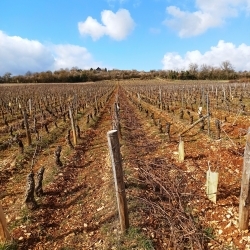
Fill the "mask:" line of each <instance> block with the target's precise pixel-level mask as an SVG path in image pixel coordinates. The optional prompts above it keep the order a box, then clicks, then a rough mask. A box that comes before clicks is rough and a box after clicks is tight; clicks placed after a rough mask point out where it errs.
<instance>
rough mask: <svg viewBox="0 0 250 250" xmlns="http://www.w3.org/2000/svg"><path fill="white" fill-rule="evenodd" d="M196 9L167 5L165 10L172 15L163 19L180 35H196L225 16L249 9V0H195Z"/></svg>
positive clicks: (228, 16) (224, 18) (217, 25)
mask: <svg viewBox="0 0 250 250" xmlns="http://www.w3.org/2000/svg"><path fill="white" fill-rule="evenodd" d="M196 7H197V11H194V12H189V11H182V10H181V9H180V8H178V7H176V6H168V7H167V9H166V11H167V13H168V14H169V15H170V16H172V18H170V19H169V18H168V19H166V20H165V21H164V24H165V25H166V26H168V27H169V28H172V29H173V30H175V31H177V32H178V35H179V36H180V37H190V36H196V35H199V34H202V33H204V32H205V31H206V30H207V29H209V28H214V27H219V26H221V25H223V24H224V23H225V21H226V19H227V18H231V17H236V16H238V15H239V13H240V12H241V11H243V10H244V11H246V12H249V11H250V1H249V0H210V1H207V0H196Z"/></svg>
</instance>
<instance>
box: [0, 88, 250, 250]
mask: <svg viewBox="0 0 250 250" xmlns="http://www.w3.org/2000/svg"><path fill="white" fill-rule="evenodd" d="M117 95H118V96H119V104H120V124H121V138H120V146H121V154H122V164H123V168H124V179H125V185H126V197H127V201H128V210H129V220H130V228H129V230H128V232H127V234H125V235H123V234H122V233H121V230H120V225H119V216H118V213H117V205H116V197H115V191H114V181H113V175H112V169H111V164H110V158H109V151H108V146H107V132H108V131H109V130H111V129H112V108H113V106H114V103H115V102H116V101H117ZM142 105H143V106H144V110H145V108H147V109H148V110H150V112H154V114H155V116H157V117H158V118H161V119H162V120H165V121H166V120H167V121H171V122H172V124H173V126H172V128H171V129H172V130H171V140H170V141H169V139H168V138H167V136H166V134H165V133H161V131H160V130H159V126H158V125H155V122H154V120H152V119H151V118H150V116H147V114H146V113H145V112H144V110H140V109H139V108H138V106H137V103H136V100H133V99H132V98H131V97H129V96H128V95H127V93H126V92H125V91H124V89H123V88H121V87H120V88H116V90H115V92H114V93H113V95H112V96H111V98H110V100H109V101H108V103H107V104H106V106H105V107H103V109H102V110H101V111H100V113H99V115H98V117H97V118H96V119H95V122H94V123H93V125H92V126H89V127H88V128H86V129H82V131H81V138H80V139H79V140H78V145H77V146H76V147H75V149H73V150H71V149H69V147H68V146H67V144H66V142H65V139H64V137H65V135H64V134H62V136H61V137H60V138H59V139H58V140H57V141H56V142H55V143H54V144H53V145H49V146H48V149H47V150H44V151H42V152H40V154H39V157H38V158H37V160H36V161H35V167H34V170H35V172H36V171H37V170H38V169H39V168H40V167H41V166H44V167H45V176H44V183H43V189H44V196H42V197H40V198H39V197H36V200H37V203H38V207H37V209H35V210H29V209H27V208H26V206H25V205H24V204H23V197H24V192H25V185H26V175H27V173H29V165H30V160H27V163H26V164H24V165H23V166H25V167H24V168H20V167H19V168H18V167H16V165H15V162H16V160H17V159H16V158H17V149H15V150H16V151H15V150H12V151H10V152H11V153H10V154H8V155H6V160H5V165H4V171H2V173H3V174H1V191H0V192H1V203H2V205H3V208H4V211H5V214H6V216H7V221H8V225H9V227H10V233H11V235H12V237H13V238H14V240H15V241H16V242H17V245H18V249H25V250H27V249H46V250H47V249H51V250H52V249H53V250H54V249H61V250H62V249H250V233H249V232H248V230H246V231H244V232H242V231H240V230H239V229H238V205H239V195H240V181H241V173H242V164H243V152H244V136H245V134H246V132H244V133H243V132H242V131H246V129H247V127H248V126H249V125H250V122H249V119H248V117H246V116H241V117H239V118H238V120H237V123H236V124H234V126H233V125H232V124H233V122H234V120H235V119H234V117H233V116H232V117H230V116H229V117H228V119H227V123H224V124H223V131H224V133H223V136H222V139H220V140H215V139H213V138H211V137H209V136H208V135H207V133H206V131H200V130H199V127H198V128H197V127H195V128H194V129H192V130H190V132H188V133H187V134H186V135H185V136H183V138H182V139H183V141H184V144H185V161H184V162H179V159H178V143H179V135H178V134H179V131H182V130H183V129H184V128H187V127H188V126H189V125H188V123H186V122H185V121H180V120H179V119H178V118H177V117H175V116H173V114H170V113H167V112H166V111H162V110H160V109H157V108H156V107H153V106H151V105H149V104H146V103H142ZM85 123H86V120H84V119H83V120H82V121H81V122H79V124H80V127H84V124H85ZM57 145H62V147H63V151H62V162H63V166H62V167H58V166H56V165H55V163H54V156H53V152H54V149H55V148H56V146H57ZM208 166H210V167H211V170H212V171H217V172H218V173H219V186H218V193H217V203H216V204H214V203H212V202H211V201H209V200H208V199H207V197H206V194H205V182H206V171H207V170H208Z"/></svg>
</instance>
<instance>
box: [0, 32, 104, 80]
mask: <svg viewBox="0 0 250 250" xmlns="http://www.w3.org/2000/svg"><path fill="white" fill-rule="evenodd" d="M99 65H100V64H98V66H99ZM75 66H77V67H78V68H82V69H83V68H91V67H96V66H97V63H96V62H94V60H93V58H92V56H91V54H90V53H89V52H88V51H87V49H86V48H84V47H80V46H76V45H60V44H59V45H44V44H42V43H40V42H39V41H34V40H28V39H25V38H21V37H19V36H8V35H7V34H5V33H4V32H2V31H1V30H0V76H2V75H4V74H5V73H6V72H10V73H12V74H13V75H18V74H25V73H26V72H27V71H31V72H41V71H47V70H57V69H60V68H72V67H75Z"/></svg>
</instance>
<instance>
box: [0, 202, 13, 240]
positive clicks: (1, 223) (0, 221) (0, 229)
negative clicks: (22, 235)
mask: <svg viewBox="0 0 250 250" xmlns="http://www.w3.org/2000/svg"><path fill="white" fill-rule="evenodd" d="M10 240H11V237H10V234H9V232H8V229H7V223H6V218H5V215H4V213H3V208H2V204H1V203H0V243H5V242H7V241H10Z"/></svg>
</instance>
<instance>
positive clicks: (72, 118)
mask: <svg viewBox="0 0 250 250" xmlns="http://www.w3.org/2000/svg"><path fill="white" fill-rule="evenodd" d="M69 117H70V120H71V127H72V131H73V142H74V145H76V144H77V137H76V126H75V121H74V117H73V114H72V111H71V108H70V107H69Z"/></svg>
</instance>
